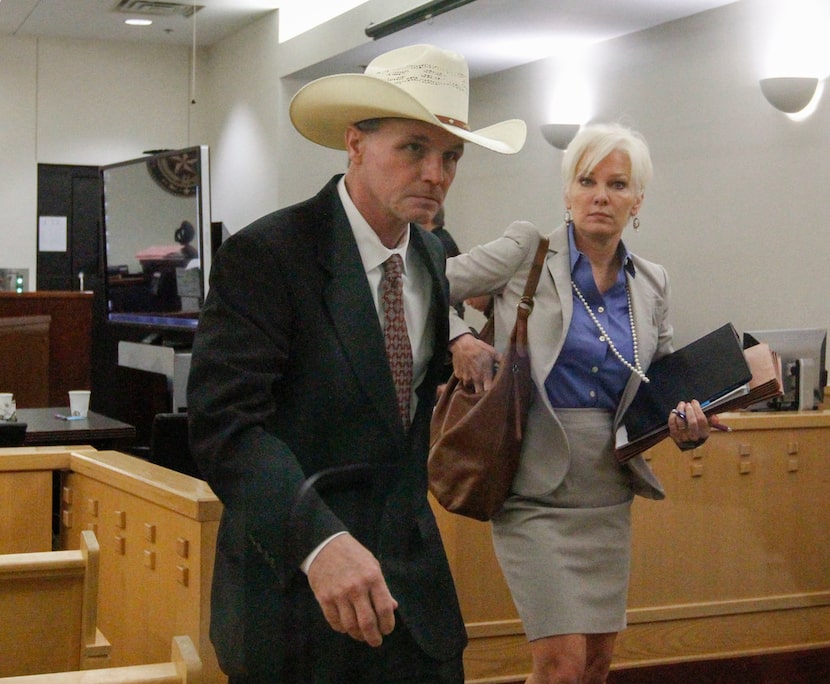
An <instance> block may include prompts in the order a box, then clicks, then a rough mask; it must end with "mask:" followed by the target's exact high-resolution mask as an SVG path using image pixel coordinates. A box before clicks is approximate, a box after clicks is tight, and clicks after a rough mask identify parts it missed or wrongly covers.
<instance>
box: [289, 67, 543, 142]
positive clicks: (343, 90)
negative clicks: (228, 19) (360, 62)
mask: <svg viewBox="0 0 830 684" xmlns="http://www.w3.org/2000/svg"><path fill="white" fill-rule="evenodd" d="M288 112H289V116H290V117H291V122H292V123H293V124H294V127H295V128H296V129H297V131H299V132H300V134H302V135H303V136H305V137H306V138H308V139H309V140H311V141H312V142H315V143H317V144H319V145H323V146H325V147H331V148H333V149H336V150H344V149H346V147H345V131H346V128H348V127H349V126H351V125H352V124H355V123H357V122H358V121H365V120H366V119H379V118H390V117H391V118H400V119H414V120H416V121H425V122H426V123H430V124H433V125H434V126H438V127H440V128H443V129H444V130H446V131H449V132H450V133H452V134H453V135H456V136H458V137H459V138H461V139H463V140H467V141H469V142H471V143H475V144H476V145H480V146H481V147H484V148H487V149H488V150H493V151H494V152H500V153H501V154H515V153H516V152H518V151H519V150H521V149H522V147H523V146H524V143H525V138H526V137H527V126H526V125H525V122H524V121H522V120H521V119H509V120H507V121H502V122H500V123H496V124H493V125H491V126H487V127H485V128H481V129H479V130H477V131H468V130H465V129H463V128H459V127H457V126H453V125H451V124H446V123H444V122H442V121H441V120H440V119H438V118H437V117H436V116H434V115H433V114H432V112H430V111H428V110H427V109H426V108H425V107H424V106H423V105H422V104H421V103H420V102H418V100H416V99H415V98H414V97H412V96H411V95H410V94H409V93H407V92H406V91H404V90H402V89H401V88H398V87H397V86H396V85H393V84H391V83H388V82H387V81H384V80H382V79H379V78H375V77H374V76H366V75H365V74H336V75H334V76H324V77H323V78H319V79H317V80H316V81H312V82H311V83H309V84H308V85H306V86H304V87H303V88H301V89H300V90H299V91H298V92H297V94H296V95H294V97H293V98H292V99H291V104H290V105H289V107H288Z"/></svg>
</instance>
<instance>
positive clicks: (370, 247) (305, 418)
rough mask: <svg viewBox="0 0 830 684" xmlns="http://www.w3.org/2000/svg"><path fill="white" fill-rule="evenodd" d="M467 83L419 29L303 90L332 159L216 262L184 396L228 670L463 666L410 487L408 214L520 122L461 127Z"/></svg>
mask: <svg viewBox="0 0 830 684" xmlns="http://www.w3.org/2000/svg"><path fill="white" fill-rule="evenodd" d="M468 87H469V83H468V75H467V65H466V62H465V61H464V60H463V58H462V57H460V56H459V55H457V54H455V53H451V52H447V51H444V50H440V49H438V48H435V47H433V46H428V45H419V46H412V47H407V48H402V49H399V50H394V51H392V52H389V53H387V54H384V55H381V56H380V57H378V58H376V59H375V60H373V61H372V63H371V64H369V66H368V67H367V69H366V71H365V73H364V74H341V75H337V76H329V77H326V78H322V79H318V80H316V81H313V82H312V83H309V84H308V85H306V86H305V87H303V88H302V89H301V90H300V91H299V92H298V93H297V94H296V95H295V96H294V98H293V100H292V102H291V105H290V115H291V120H292V122H293V124H294V126H295V127H296V129H297V130H298V131H299V132H300V133H301V134H302V135H304V136H305V137H307V138H308V139H310V140H311V141H313V142H316V143H318V144H321V145H325V146H328V147H332V148H336V149H342V150H346V151H347V153H348V157H349V165H348V170H347V171H346V173H345V175H342V176H336V177H335V178H333V179H332V180H331V181H330V182H329V183H328V185H326V186H325V187H324V188H323V189H322V190H321V191H320V193H319V194H317V196H315V197H313V198H311V199H309V200H307V201H305V202H302V203H300V204H297V205H295V206H292V207H288V208H286V209H282V210H280V211H277V212H275V213H273V214H270V215H268V216H265V217H263V218H261V219H259V220H257V221H255V222H254V223H253V224H251V225H250V226H248V227H247V228H244V229H243V230H241V231H239V232H238V233H236V234H235V235H233V236H232V237H231V238H229V239H228V240H226V241H225V243H224V244H223V246H222V248H221V249H220V250H219V252H218V254H217V255H216V258H215V259H214V262H213V267H212V272H211V287H210V292H209V294H208V297H207V300H206V302H205V306H204V308H203V310H202V314H201V319H200V322H199V329H198V332H197V335H196V339H195V342H194V346H193V354H192V366H191V373H190V380H189V387H188V404H189V416H190V421H191V437H192V448H193V453H194V455H195V457H196V460H197V462H198V463H199V466H200V469H201V471H202V473H203V474H204V476H205V478H206V479H207V481H208V482H209V484H210V486H211V487H212V488H213V490H214V491H215V492H216V493H217V495H218V496H219V498H220V499H221V500H222V502H223V504H224V512H223V515H222V522H221V525H220V530H219V536H218V541H217V551H216V562H215V567H214V583H213V595H212V611H211V612H212V614H211V623H212V624H211V637H212V640H213V643H214V645H215V647H216V651H217V654H218V657H219V661H220V664H221V666H222V668H223V670H224V671H225V672H227V673H228V674H229V675H230V678H231V682H232V684H235V683H236V682H269V683H271V682H295V681H296V682H302V683H303V684H307V683H308V682H332V683H334V682H336V683H337V684H343V683H348V682H355V683H358V682H359V683H360V684H370V683H372V682H377V683H380V682H383V683H384V684H391V683H393V682H404V681H405V682H454V683H457V682H462V681H463V668H462V664H461V654H462V651H463V648H464V646H465V644H466V637H465V630H464V625H463V622H462V619H461V615H460V611H459V608H458V603H457V599H456V597H455V591H454V587H453V582H452V577H451V575H450V571H449V567H448V564H447V560H446V557H445V554H444V550H443V546H442V543H441V538H440V536H439V533H438V528H437V525H436V523H435V519H434V518H433V515H432V512H431V510H430V507H429V504H428V502H427V496H426V495H427V485H426V456H427V450H428V438H429V421H430V414H431V411H432V404H433V398H434V395H435V388H436V385H437V384H438V382H439V381H440V379H441V372H442V368H443V365H444V360H445V357H446V348H447V335H448V323H447V313H448V304H447V283H446V279H445V277H444V255H443V250H442V248H441V244H440V242H439V241H438V239H437V238H435V237H434V236H432V235H430V234H429V233H428V232H427V231H424V230H423V229H421V228H417V227H414V225H413V224H415V223H423V222H426V221H427V220H429V218H430V217H431V216H432V215H433V214H435V212H436V211H437V210H438V208H439V207H441V205H442V204H443V202H444V198H445V196H446V193H447V190H448V189H449V187H450V184H451V183H452V181H453V178H454V176H455V171H456V165H457V163H458V160H459V159H460V158H461V155H462V153H463V150H464V143H465V142H472V143H475V144H478V145H481V146H483V147H486V148H489V149H491V150H495V151H497V152H501V153H505V154H509V153H514V152H518V151H519V149H521V147H522V145H523V144H524V138H525V126H524V123H523V122H521V121H518V120H511V121H505V122H502V123H500V124H495V125H492V126H489V127H487V128H485V129H482V130H478V131H473V130H471V129H470V127H469V125H468V123H467V122H468V117H467V108H468ZM395 255H398V256H395ZM387 261H388V262H389V264H390V265H389V266H387V265H386V264H385V262H387ZM387 278H388V279H389V282H390V283H393V284H394V283H400V282H401V281H402V283H403V292H402V295H401V294H400V293H397V294H396V293H395V292H394V290H389V291H387V290H386V287H387V285H386V281H387ZM389 287H390V288H391V287H392V285H391V284H390V285H389ZM401 306H402V308H403V311H402V312H401V311H400V310H399V309H398V308H397V307H401ZM396 311H397V312H398V315H395V312H396ZM404 324H405V327H401V326H403V325H404ZM385 326H389V327H390V332H389V333H388V334H387V335H385ZM396 326H398V327H396ZM387 339H388V340H390V341H396V342H397V345H393V346H391V347H389V346H387V344H386V342H387Z"/></svg>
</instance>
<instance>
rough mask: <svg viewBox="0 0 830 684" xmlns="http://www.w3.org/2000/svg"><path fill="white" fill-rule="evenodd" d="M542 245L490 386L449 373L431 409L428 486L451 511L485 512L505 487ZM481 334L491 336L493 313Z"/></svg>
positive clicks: (517, 429)
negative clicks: (479, 387) (480, 388)
mask: <svg viewBox="0 0 830 684" xmlns="http://www.w3.org/2000/svg"><path fill="white" fill-rule="evenodd" d="M547 250H548V240H547V238H542V239H541V240H540V242H539V248H538V249H537V251H536V257H535V259H534V261H533V266H532V267H531V269H530V274H529V275H528V279H527V283H526V284H525V289H524V292H523V294H522V298H521V300H520V301H519V306H518V309H517V312H516V324H515V325H514V326H513V332H512V333H511V335H510V346H509V347H508V348H507V350H506V351H505V353H504V354H503V356H502V361H501V364H500V365H499V368H498V370H497V371H496V375H495V377H494V378H493V386H492V387H491V388H490V389H489V390H486V391H484V392H475V391H472V390H471V389H469V388H467V387H465V386H464V384H463V383H461V382H460V381H459V380H458V378H457V377H455V375H454V374H453V375H452V376H451V377H450V379H449V381H448V383H447V387H446V388H445V390H444V393H443V394H442V395H441V398H440V399H439V400H438V403H437V404H436V406H435V411H434V412H433V414H432V423H431V425H430V451H429V460H428V461H427V469H428V473H429V490H430V491H431V492H432V494H433V496H434V497H435V498H436V499H437V500H438V502H439V503H440V504H441V505H442V506H443V507H444V508H446V509H447V510H448V511H450V512H451V513H457V514H458V515H463V516H466V517H468V518H475V519H476V520H489V519H490V518H491V517H492V516H493V515H495V514H496V513H497V512H498V511H499V510H500V509H501V507H502V506H503V505H504V502H505V500H506V499H507V497H508V495H509V494H510V487H511V485H512V484H513V478H514V477H515V475H516V470H517V469H518V467H519V456H520V453H521V449H522V437H523V435H524V429H525V425H526V423H527V412H528V408H529V407H530V400H531V397H532V394H533V380H531V377H530V355H529V353H528V348H527V318H528V316H530V313H531V311H532V310H533V296H534V294H535V293H536V285H537V283H538V282H539V275H540V273H541V271H542V265H543V264H544V261H545V256H546V254H547ZM488 336H489V339H487V337H488ZM480 337H481V338H482V339H483V340H484V341H485V342H487V343H488V344H492V343H493V339H492V318H491V319H490V320H488V322H487V325H486V326H485V327H484V328H483V329H482V333H481V334H480Z"/></svg>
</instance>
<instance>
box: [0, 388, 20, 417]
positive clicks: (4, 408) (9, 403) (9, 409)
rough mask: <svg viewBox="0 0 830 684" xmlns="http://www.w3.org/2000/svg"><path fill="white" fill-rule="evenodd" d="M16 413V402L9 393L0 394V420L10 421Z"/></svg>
mask: <svg viewBox="0 0 830 684" xmlns="http://www.w3.org/2000/svg"><path fill="white" fill-rule="evenodd" d="M16 412H17V402H16V401H15V400H14V394H12V393H11V392H0V420H10V419H12V418H14V414H15V413H16Z"/></svg>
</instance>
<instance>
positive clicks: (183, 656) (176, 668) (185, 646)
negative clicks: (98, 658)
mask: <svg viewBox="0 0 830 684" xmlns="http://www.w3.org/2000/svg"><path fill="white" fill-rule="evenodd" d="M23 682H26V684H112V683H113V682H118V683H119V684H201V682H202V661H201V660H200V659H199V654H198V653H197V651H196V648H195V646H194V645H193V642H192V641H191V640H190V637H188V636H176V637H173V647H172V653H171V656H170V662H166V663H152V664H149V665H127V666H125V667H104V668H100V669H97V670H87V671H84V672H78V671H76V672H53V673H49V674H39V675H29V676H24V677H0V683H2V684H23Z"/></svg>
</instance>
